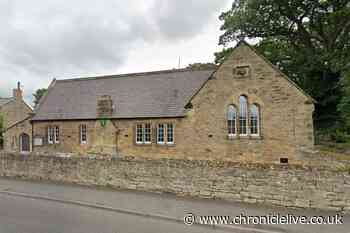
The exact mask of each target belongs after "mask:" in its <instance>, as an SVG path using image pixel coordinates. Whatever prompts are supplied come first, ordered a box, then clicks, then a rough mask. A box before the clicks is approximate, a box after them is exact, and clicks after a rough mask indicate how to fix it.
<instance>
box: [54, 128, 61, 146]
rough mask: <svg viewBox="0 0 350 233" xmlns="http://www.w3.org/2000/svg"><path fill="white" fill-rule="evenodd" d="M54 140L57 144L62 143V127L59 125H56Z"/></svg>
mask: <svg viewBox="0 0 350 233" xmlns="http://www.w3.org/2000/svg"><path fill="white" fill-rule="evenodd" d="M53 128H54V141H55V144H59V143H60V127H59V126H58V125H56V126H54V127H53Z"/></svg>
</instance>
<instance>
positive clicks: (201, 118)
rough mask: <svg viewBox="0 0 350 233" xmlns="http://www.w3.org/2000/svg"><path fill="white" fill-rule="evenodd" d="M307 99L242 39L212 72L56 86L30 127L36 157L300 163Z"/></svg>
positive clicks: (307, 132)
mask: <svg viewBox="0 0 350 233" xmlns="http://www.w3.org/2000/svg"><path fill="white" fill-rule="evenodd" d="M313 111H314V100H313V99H312V98H311V97H310V96H308V95H307V94H305V93H304V92H303V91H302V90H301V89H300V88H299V87H298V86H297V85H296V84H295V83H293V82H292V81H291V80H290V79H288V77H286V75H284V74H283V73H282V72H281V71H279V70H278V69H277V68H276V67H274V66H273V65H272V64H271V63H270V62H268V61H267V60H266V59H265V58H264V57H263V56H261V55H259V54H258V53H257V52H256V51H255V50H254V49H253V48H252V47H251V46H249V45H248V44H247V43H246V42H244V41H241V42H239V44H238V45H237V46H236V48H235V49H234V51H233V52H232V54H231V55H230V56H229V57H228V58H227V59H226V60H225V61H224V62H223V64H221V65H220V66H219V67H218V68H217V69H214V70H188V69H180V70H167V71H157V72H148V73H134V74H123V75H111V76H102V77H89V78H78V79H68V80H54V81H53V82H52V83H51V85H50V87H49V89H48V92H47V94H46V95H45V96H44V97H43V98H42V100H41V102H40V104H39V107H38V108H37V109H36V114H35V116H34V117H33V119H32V124H33V137H34V151H38V152H47V153H55V152H60V153H61V152H63V153H76V154H80V155H82V156H86V155H88V154H105V155H110V156H134V157H136V158H137V157H148V158H181V159H209V160H230V161H253V162H276V163H280V162H282V163H287V162H290V163H299V162H301V161H302V160H303V152H305V151H308V150H311V149H312V148H313V145H314V134H313V120H312V114H313Z"/></svg>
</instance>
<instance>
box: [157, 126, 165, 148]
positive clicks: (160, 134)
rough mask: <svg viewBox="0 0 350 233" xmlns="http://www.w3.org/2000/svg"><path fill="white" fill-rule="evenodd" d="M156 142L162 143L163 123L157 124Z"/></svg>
mask: <svg viewBox="0 0 350 233" xmlns="http://www.w3.org/2000/svg"><path fill="white" fill-rule="evenodd" d="M157 143H158V144H164V143H165V141H164V124H159V125H158V128H157Z"/></svg>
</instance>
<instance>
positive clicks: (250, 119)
mask: <svg viewBox="0 0 350 233" xmlns="http://www.w3.org/2000/svg"><path fill="white" fill-rule="evenodd" d="M253 107H256V110H257V117H256V131H257V133H256V134H253V133H252V132H251V128H252V124H251V122H252V116H253V114H252V108H253ZM249 110H250V115H249V123H250V124H249V131H250V136H252V137H259V136H260V108H259V106H258V105H256V104H252V105H251V106H250V108H249Z"/></svg>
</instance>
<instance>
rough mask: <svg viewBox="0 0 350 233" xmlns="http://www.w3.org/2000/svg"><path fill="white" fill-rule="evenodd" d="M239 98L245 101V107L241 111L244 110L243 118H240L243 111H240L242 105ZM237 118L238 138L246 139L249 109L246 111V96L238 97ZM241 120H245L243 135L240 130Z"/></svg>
mask: <svg viewBox="0 0 350 233" xmlns="http://www.w3.org/2000/svg"><path fill="white" fill-rule="evenodd" d="M241 97H243V98H244V99H245V106H244V108H245V109H243V110H244V118H243V117H241V114H242V113H243V110H242V104H241ZM238 102H239V116H238V130H239V132H238V133H239V136H242V137H246V136H248V133H249V120H250V119H249V114H248V113H249V109H248V98H247V97H246V96H244V95H241V96H240V97H239V101H238ZM242 119H245V126H244V128H245V133H241V129H242V124H241V123H242V121H243V120H242Z"/></svg>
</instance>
